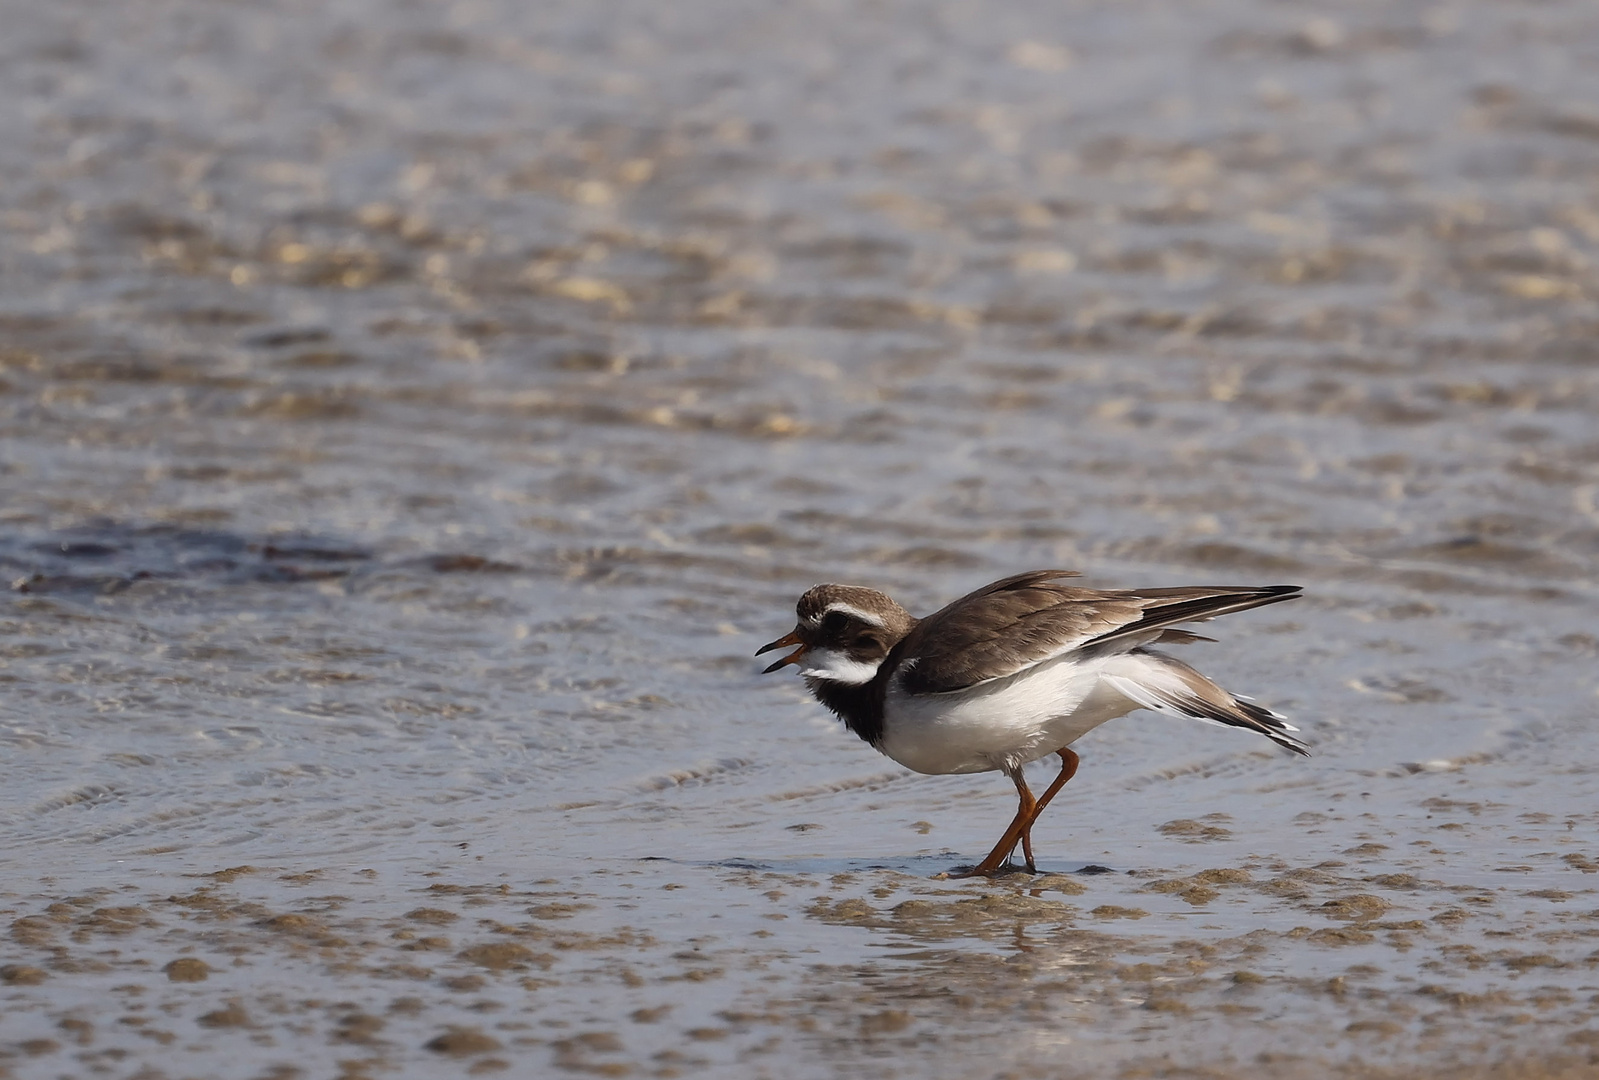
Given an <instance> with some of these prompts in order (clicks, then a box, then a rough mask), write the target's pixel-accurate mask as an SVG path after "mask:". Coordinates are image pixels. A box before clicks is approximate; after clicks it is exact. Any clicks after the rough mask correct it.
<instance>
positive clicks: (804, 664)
mask: <svg viewBox="0 0 1599 1080" xmlns="http://www.w3.org/2000/svg"><path fill="white" fill-rule="evenodd" d="M877 668H878V665H877V664H868V663H866V662H865V661H864V660H856V659H855V658H853V657H851V656H848V655H846V654H845V653H841V652H835V651H833V650H832V649H811V650H809V651H808V652H806V654H805V655H804V656H803V657H801V658H800V664H799V669H800V674H801V675H803V676H805V677H806V678H807V679H826V680H827V681H828V682H837V683H847V684H848V685H850V686H860V685H862V684H863V683H869V682H871V681H872V679H873V678H875V677H876V675H877Z"/></svg>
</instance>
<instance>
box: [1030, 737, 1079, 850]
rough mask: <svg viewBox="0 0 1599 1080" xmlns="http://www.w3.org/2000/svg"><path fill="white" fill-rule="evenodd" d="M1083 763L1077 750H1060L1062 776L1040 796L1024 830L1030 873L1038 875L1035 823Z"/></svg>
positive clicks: (1063, 748)
mask: <svg viewBox="0 0 1599 1080" xmlns="http://www.w3.org/2000/svg"><path fill="white" fill-rule="evenodd" d="M1080 761H1082V759H1081V758H1079V757H1078V756H1077V752H1076V751H1075V750H1068V749H1067V748H1065V747H1061V749H1060V775H1059V776H1057V777H1055V780H1054V782H1053V783H1051V784H1050V785H1049V787H1047V788H1045V789H1044V794H1043V795H1041V796H1039V799H1038V804H1037V805H1036V806H1034V807H1033V816H1032V817H1031V818H1030V819H1029V820H1028V822H1027V824H1026V825H1025V826H1024V827H1023V828H1022V854H1023V855H1024V856H1026V858H1027V869H1028V871H1029V872H1030V873H1034V874H1036V873H1038V867H1037V866H1035V865H1033V822H1035V821H1037V820H1038V819H1039V818H1040V817H1041V816H1043V813H1044V807H1046V806H1048V805H1049V800H1051V799H1053V798H1054V797H1055V793H1056V792H1058V791H1060V789H1061V788H1063V787H1065V786H1066V781H1068V780H1070V779H1071V778H1072V777H1074V776H1076V775H1077V765H1078V763H1079V762H1080Z"/></svg>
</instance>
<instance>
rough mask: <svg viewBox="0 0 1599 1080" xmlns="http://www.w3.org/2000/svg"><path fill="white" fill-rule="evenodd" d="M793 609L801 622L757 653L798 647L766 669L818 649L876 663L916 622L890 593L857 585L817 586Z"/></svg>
mask: <svg viewBox="0 0 1599 1080" xmlns="http://www.w3.org/2000/svg"><path fill="white" fill-rule="evenodd" d="M794 610H795V613H796V614H797V615H799V625H798V626H796V627H794V629H793V631H792V632H791V633H789V634H787V635H785V636H783V637H780V638H778V639H777V640H776V641H774V642H772V643H771V644H769V645H764V646H762V647H761V648H760V649H759V650H758V651H757V652H756V654H755V655H756V656H759V655H761V653H764V652H770V651H771V650H773V649H781V648H786V647H787V646H790V645H798V646H799V648H797V649H795V650H794V651H793V652H792V653H789V654H788V655H787V656H785V657H783V658H782V659H781V660H779V661H778V662H777V663H775V664H773V665H772V666H771V667H769V668H767V669H766V673H768V674H770V673H771V672H773V671H776V670H777V669H779V668H782V667H787V666H788V665H789V664H798V663H799V662H800V660H801V659H802V658H803V657H804V656H805V654H806V653H807V652H809V651H810V650H811V649H813V648H823V649H833V650H838V651H842V652H847V653H850V654H852V655H855V654H858V655H859V657H860V658H861V659H862V660H867V661H871V662H876V661H878V660H881V659H882V658H883V657H884V656H885V655H887V653H888V650H890V649H892V648H893V647H894V644H895V643H896V642H898V641H899V640H900V639H901V638H903V637H904V636H905V635H906V634H908V633H910V632H911V629H912V628H913V627H914V626H915V625H916V619H915V618H914V617H913V616H912V615H911V613H910V612H908V611H906V610H905V609H904V608H902V607H900V606H899V605H898V604H896V603H894V601H893V600H892V599H890V598H889V597H888V596H886V595H884V594H883V593H880V592H878V591H877V590H876V589H864V588H861V587H860V586H858V585H831V584H828V585H817V586H815V587H813V588H811V589H809V590H807V591H806V593H805V595H804V596H802V597H800V598H799V603H798V604H796V605H795V607H794Z"/></svg>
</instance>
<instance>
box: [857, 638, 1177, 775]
mask: <svg viewBox="0 0 1599 1080" xmlns="http://www.w3.org/2000/svg"><path fill="white" fill-rule="evenodd" d="M1173 683H1178V684H1179V685H1180V680H1178V679H1177V677H1176V675H1175V674H1174V673H1173V672H1172V671H1171V669H1170V668H1167V667H1165V666H1164V665H1162V664H1161V663H1160V662H1159V661H1157V660H1155V659H1153V658H1152V657H1148V656H1144V655H1140V654H1138V653H1120V654H1117V655H1114V656H1101V657H1092V658H1085V657H1082V656H1072V655H1069V654H1068V655H1067V656H1062V657H1059V658H1057V659H1054V660H1049V661H1045V662H1044V663H1042V664H1039V665H1037V666H1035V667H1031V668H1027V669H1026V670H1024V671H1021V672H1018V673H1017V674H1015V675H1012V676H1009V677H1008V678H1004V679H996V680H994V681H992V682H987V683H983V684H981V685H979V686H975V687H972V688H971V689H969V690H962V691H957V692H954V693H950V694H926V695H914V696H913V695H910V694H906V693H905V692H904V691H902V690H900V689H899V687H898V686H897V685H893V684H891V685H890V687H889V691H888V695H887V698H886V700H885V701H884V715H883V739H882V743H881V749H882V751H883V753H885V754H887V755H888V756H889V757H891V758H893V759H894V760H895V761H897V762H899V763H900V764H901V765H903V766H905V767H906V768H907V769H914V770H915V771H917V772H920V773H969V772H988V771H990V770H993V769H1014V768H1016V767H1018V766H1021V765H1025V764H1027V763H1028V762H1029V761H1037V760H1038V759H1039V758H1042V757H1047V756H1048V755H1050V754H1053V753H1054V752H1055V751H1057V750H1059V749H1061V748H1062V747H1065V746H1069V745H1071V744H1072V743H1074V742H1076V741H1077V740H1078V739H1080V738H1082V737H1083V736H1084V735H1086V734H1088V733H1089V732H1090V731H1092V730H1094V729H1095V728H1097V727H1098V726H1099V725H1101V724H1103V723H1105V722H1106V721H1107V720H1114V719H1116V718H1117V717H1118V716H1125V715H1126V714H1128V713H1130V712H1132V711H1133V710H1134V709H1141V708H1146V707H1147V706H1145V705H1144V704H1143V703H1142V702H1140V701H1137V700H1134V699H1133V698H1131V697H1129V696H1127V695H1126V694H1124V693H1122V692H1121V690H1118V689H1117V685H1118V684H1119V685H1122V686H1128V687H1129V688H1133V687H1141V686H1148V685H1152V684H1153V685H1158V686H1168V685H1171V684H1173ZM1129 684H1131V685H1129Z"/></svg>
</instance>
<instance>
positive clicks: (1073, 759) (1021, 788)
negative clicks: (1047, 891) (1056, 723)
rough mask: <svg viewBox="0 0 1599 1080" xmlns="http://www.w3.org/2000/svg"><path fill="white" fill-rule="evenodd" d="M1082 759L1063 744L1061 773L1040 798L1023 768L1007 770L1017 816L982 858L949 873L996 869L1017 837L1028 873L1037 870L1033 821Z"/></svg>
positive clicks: (979, 873) (974, 874)
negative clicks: (1017, 804) (1024, 774)
mask: <svg viewBox="0 0 1599 1080" xmlns="http://www.w3.org/2000/svg"><path fill="white" fill-rule="evenodd" d="M1080 760H1081V759H1080V758H1079V757H1078V756H1077V754H1076V752H1074V751H1072V750H1068V749H1064V748H1062V749H1061V751H1060V763H1061V764H1060V775H1059V776H1057V777H1055V779H1054V781H1053V782H1051V783H1050V785H1049V787H1048V788H1047V789H1046V790H1045V791H1044V795H1043V797H1042V798H1039V799H1035V798H1033V793H1032V791H1031V790H1030V789H1029V788H1028V787H1027V780H1026V778H1025V777H1023V776H1022V770H1021V769H1017V770H1016V771H1015V772H1012V773H1008V775H1009V776H1010V778H1011V779H1012V780H1013V781H1015V783H1016V795H1017V797H1018V798H1019V799H1020V801H1021V805H1020V806H1018V807H1017V808H1016V818H1015V820H1013V821H1012V822H1011V823H1010V825H1009V826H1008V827H1007V828H1006V829H1005V833H1004V835H1003V836H1001V837H1000V838H999V843H997V844H995V845H994V850H992V851H990V852H989V853H988V855H987V856H986V857H985V858H984V859H983V861H982V862H980V863H978V864H977V865H976V866H974V867H972V868H971V869H970V870H968V871H966V872H965V873H964V874H951V875H950V876H951V877H991V876H993V875H994V874H997V873H999V872H1000V871H1001V870H1003V869H1004V868H1005V867H1006V866H1007V865H1009V863H1010V857H1011V855H1012V854H1013V853H1014V852H1015V851H1016V844H1017V842H1018V841H1019V842H1020V843H1021V845H1022V855H1023V857H1024V858H1025V859H1026V860H1027V871H1028V873H1031V874H1036V873H1038V866H1037V864H1036V863H1034V862H1033V837H1032V832H1033V822H1035V821H1037V820H1038V816H1039V815H1040V814H1042V813H1043V812H1044V807H1046V806H1048V805H1049V801H1050V800H1051V799H1053V798H1054V797H1055V795H1056V793H1057V792H1059V791H1060V789H1061V788H1063V787H1065V786H1066V782H1067V781H1068V780H1070V779H1071V778H1072V777H1073V776H1076V775H1077V765H1078V762H1079V761H1080Z"/></svg>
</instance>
